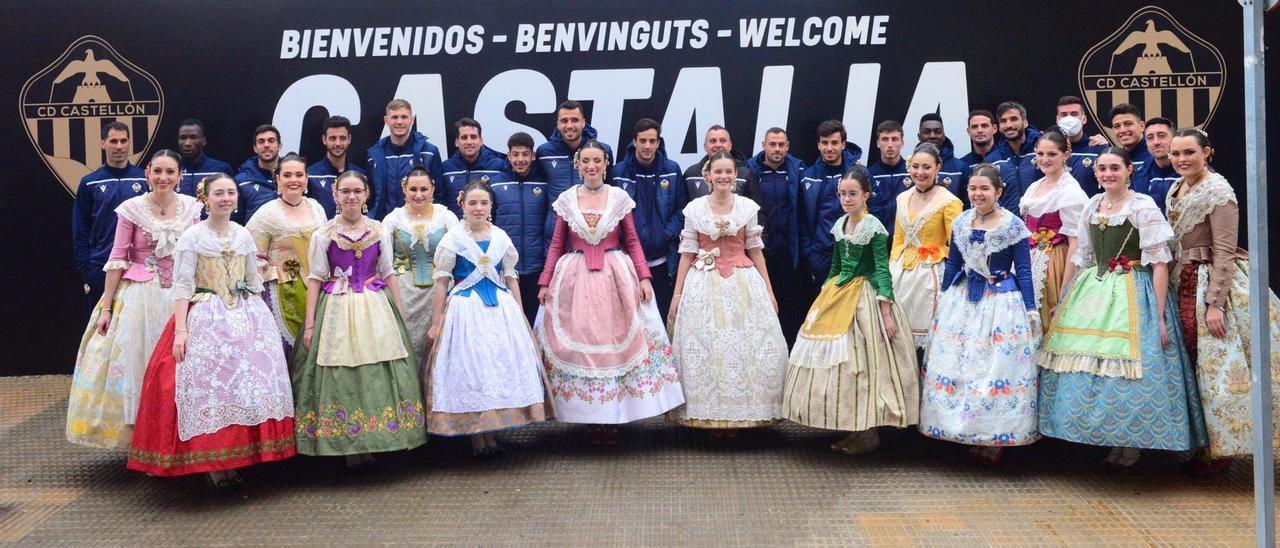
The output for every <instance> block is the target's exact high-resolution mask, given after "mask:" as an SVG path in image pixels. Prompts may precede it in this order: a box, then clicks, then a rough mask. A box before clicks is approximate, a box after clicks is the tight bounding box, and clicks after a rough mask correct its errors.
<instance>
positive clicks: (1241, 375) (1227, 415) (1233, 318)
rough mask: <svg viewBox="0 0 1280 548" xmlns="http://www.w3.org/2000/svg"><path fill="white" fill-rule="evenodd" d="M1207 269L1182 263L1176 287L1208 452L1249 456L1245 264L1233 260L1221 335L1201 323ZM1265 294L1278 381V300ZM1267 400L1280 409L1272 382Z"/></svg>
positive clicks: (1278, 445) (1279, 442)
mask: <svg viewBox="0 0 1280 548" xmlns="http://www.w3.org/2000/svg"><path fill="white" fill-rule="evenodd" d="M1210 269H1211V267H1210V265H1207V264H1202V265H1189V266H1187V267H1184V268H1183V269H1182V276H1180V284H1179V286H1178V309H1179V312H1180V313H1181V314H1180V316H1181V317H1182V321H1183V329H1185V330H1186V333H1187V334H1188V336H1187V344H1188V346H1189V347H1190V348H1191V349H1192V356H1193V358H1194V359H1195V370H1196V379H1197V381H1199V383H1200V400H1201V402H1202V403H1203V404H1204V420H1205V426H1206V427H1207V428H1208V430H1209V453H1210V455H1212V456H1213V457H1215V458H1219V457H1236V456H1244V455H1251V454H1253V408H1252V405H1251V401H1252V399H1251V393H1250V387H1251V386H1252V381H1251V376H1250V372H1249V371H1250V368H1251V367H1252V365H1253V364H1251V363H1250V362H1249V347H1250V344H1251V342H1250V340H1249V337H1250V333H1249V274H1248V272H1249V262H1248V261H1246V260H1243V259H1238V260H1236V268H1234V269H1233V270H1232V272H1231V273H1232V278H1231V281H1230V282H1229V283H1228V285H1227V305H1226V309H1227V310H1226V314H1224V318H1223V319H1224V320H1225V321H1226V324H1227V336H1226V337H1224V338H1221V339H1220V338H1218V337H1215V336H1213V335H1212V334H1210V333H1209V328H1208V326H1207V325H1206V324H1205V321H1204V317H1205V312H1206V305H1205V293H1206V292H1207V291H1208V288H1209V272H1210ZM1172 297H1173V295H1170V298H1172ZM1269 298H1270V300H1271V309H1270V310H1271V321H1270V325H1269V332H1270V334H1271V360H1270V361H1271V376H1272V378H1273V379H1280V301H1277V299H1276V296H1275V294H1274V293H1271V294H1270V296H1269ZM1271 401H1272V405H1273V406H1274V407H1273V409H1274V410H1275V412H1277V413H1280V391H1277V390H1276V386H1275V385H1274V383H1273V386H1272V393H1271ZM1273 432H1274V431H1273ZM1272 445H1273V446H1274V447H1276V448H1277V449H1280V437H1274V438H1273V439H1272Z"/></svg>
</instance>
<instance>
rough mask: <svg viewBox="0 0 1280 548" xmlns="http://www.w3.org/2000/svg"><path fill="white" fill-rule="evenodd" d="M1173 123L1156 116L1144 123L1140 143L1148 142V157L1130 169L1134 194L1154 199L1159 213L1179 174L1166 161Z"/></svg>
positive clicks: (1162, 210)
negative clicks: (1139, 164) (1139, 193)
mask: <svg viewBox="0 0 1280 548" xmlns="http://www.w3.org/2000/svg"><path fill="white" fill-rule="evenodd" d="M1173 129H1174V128H1173V121H1171V120H1169V119H1168V118H1161V117H1156V118H1152V119H1150V120H1147V123H1146V126H1145V127H1144V128H1143V135H1144V136H1143V141H1145V142H1146V143H1147V152H1148V153H1149V154H1150V155H1151V159H1150V160H1148V161H1147V162H1146V163H1145V164H1143V166H1142V167H1134V168H1133V179H1131V180H1130V183H1131V186H1130V188H1132V189H1133V190H1134V192H1141V193H1143V194H1146V195H1148V196H1150V197H1151V199H1152V200H1155V202H1156V205H1158V206H1160V211H1161V212H1162V213H1163V212H1164V211H1165V198H1166V197H1167V196H1168V194H1169V188H1170V187H1172V186H1173V183H1176V182H1177V181H1178V172H1177V171H1175V170H1174V169H1173V161H1172V160H1170V159H1169V144H1170V143H1172V142H1173Z"/></svg>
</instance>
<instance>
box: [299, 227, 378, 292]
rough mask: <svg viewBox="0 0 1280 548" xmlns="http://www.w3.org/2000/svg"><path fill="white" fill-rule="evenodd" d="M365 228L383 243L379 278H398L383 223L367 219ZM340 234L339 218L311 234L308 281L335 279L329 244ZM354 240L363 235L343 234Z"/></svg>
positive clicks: (308, 251) (308, 253)
mask: <svg viewBox="0 0 1280 548" xmlns="http://www.w3.org/2000/svg"><path fill="white" fill-rule="evenodd" d="M364 226H365V228H366V229H367V230H370V231H372V232H373V233H374V234H377V235H378V236H379V238H380V241H381V243H380V244H379V245H378V265H377V270H378V276H379V277H380V278H382V279H384V280H385V279H387V278H390V277H391V276H396V275H397V274H398V272H396V269H395V268H394V267H392V266H391V255H392V249H393V248H392V247H391V245H392V243H391V239H390V238H388V237H387V233H386V231H384V230H382V223H379V222H378V221H375V220H373V219H370V218H368V217H365V219H364ZM339 232H340V230H339V228H338V220H337V218H334V219H329V221H328V222H326V223H325V224H323V225H320V228H318V229H316V231H315V232H314V233H312V234H311V246H310V247H309V248H308V249H307V259H308V260H309V261H310V262H311V273H310V274H308V275H307V279H308V280H318V281H321V282H323V281H327V280H328V279H329V278H332V277H333V269H332V268H330V266H329V243H330V242H332V241H333V239H334V238H335V237H336V236H337V234H338V233H339ZM342 233H343V234H346V235H347V236H351V237H353V238H356V237H360V236H361V235H362V234H363V232H362V233H361V234H350V233H347V232H342Z"/></svg>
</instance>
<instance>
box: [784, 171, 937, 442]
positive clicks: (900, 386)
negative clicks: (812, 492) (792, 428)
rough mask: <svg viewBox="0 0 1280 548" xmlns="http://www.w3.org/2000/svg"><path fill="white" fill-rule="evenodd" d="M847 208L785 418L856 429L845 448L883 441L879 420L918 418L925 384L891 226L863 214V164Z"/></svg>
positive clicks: (852, 180) (845, 192) (791, 376)
mask: <svg viewBox="0 0 1280 548" xmlns="http://www.w3.org/2000/svg"><path fill="white" fill-rule="evenodd" d="M837 194H838V195H839V198H840V207H841V208H843V209H844V211H845V215H844V216H843V217H841V218H840V219H839V220H837V221H836V223H835V225H834V226H833V229H832V236H833V237H834V240H835V247H834V248H833V250H834V251H833V254H832V261H831V272H830V274H828V275H827V281H826V283H824V284H823V285H822V292H821V294H819V295H818V299H817V300H816V301H814V303H813V306H812V307H811V308H810V309H809V314H808V315H807V317H806V318H805V322H804V325H803V327H801V328H800V334H799V336H797V337H796V344H795V347H794V348H793V349H792V350H791V359H790V367H789V368H788V371H787V382H786V387H785V389H784V391H783V402H782V409H783V413H785V415H786V418H787V419H790V420H793V421H795V422H798V423H800V424H804V425H807V426H813V427H817V428H829V429H832V430H844V431H847V432H852V433H851V434H849V436H848V437H846V438H845V439H843V440H841V441H839V442H837V443H836V444H834V445H832V446H831V449H832V450H835V451H839V452H842V453H846V454H857V453H865V452H867V451H873V450H875V449H876V448H877V447H879V446H880V436H879V434H878V433H877V431H876V428H877V427H880V426H894V427H898V428H905V427H907V426H911V425H913V424H916V423H917V422H919V408H920V404H919V400H920V389H919V383H918V379H917V364H916V352H915V347H914V346H913V344H912V338H911V332H910V324H908V323H907V319H906V316H904V315H903V313H902V310H901V309H899V308H898V305H897V304H896V303H894V299H893V281H892V280H891V279H890V278H889V242H888V231H886V230H885V228H884V225H881V224H880V221H879V220H878V219H876V218H875V216H873V215H868V214H867V213H866V209H865V207H864V206H865V204H866V203H867V200H868V199H870V198H871V178H870V175H869V174H868V173H867V170H866V169H864V168H862V167H861V166H857V167H854V169H853V170H852V171H850V172H849V173H848V174H846V175H845V176H844V178H843V179H841V181H840V184H839V186H838V187H837Z"/></svg>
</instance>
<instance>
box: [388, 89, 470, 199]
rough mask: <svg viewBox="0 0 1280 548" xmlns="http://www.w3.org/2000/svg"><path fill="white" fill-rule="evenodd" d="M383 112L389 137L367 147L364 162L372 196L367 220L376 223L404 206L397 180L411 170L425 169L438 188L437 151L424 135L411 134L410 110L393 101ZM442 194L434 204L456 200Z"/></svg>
mask: <svg viewBox="0 0 1280 548" xmlns="http://www.w3.org/2000/svg"><path fill="white" fill-rule="evenodd" d="M384 112H385V114H384V115H383V117H382V121H383V123H385V124H386V125H387V129H388V130H389V131H390V133H391V134H390V135H388V136H386V137H383V138H382V139H379V140H378V142H377V143H374V145H373V146H371V147H369V151H368V153H369V157H368V158H369V159H368V162H367V164H368V166H369V173H370V176H369V186H370V187H371V188H372V190H373V196H370V198H369V217H372V218H374V219H377V220H379V221H381V220H382V218H383V217H386V216H387V214H388V213H391V211H392V210H394V209H395V208H397V207H400V206H402V205H404V190H403V189H401V188H400V180H401V179H403V178H404V176H405V175H408V174H409V170H411V169H413V167H414V166H422V167H424V168H426V170H427V172H428V173H430V174H431V180H432V181H435V182H436V184H437V185H439V181H440V176H441V171H442V169H441V162H442V161H441V159H440V149H438V148H436V146H435V145H434V144H431V143H430V142H428V141H427V137H426V136H425V135H423V134H422V133H419V132H417V131H414V130H413V122H414V117H413V106H411V105H410V104H409V102H408V101H405V100H404V99H392V100H391V102H389V103H387V108H386V110H385V111H384ZM443 194H444V193H442V192H440V191H439V190H438V189H437V190H436V195H435V201H436V203H438V204H443V205H446V206H447V205H449V201H450V200H453V199H455V198H456V196H450V197H448V198H446V197H445V196H444V195H443Z"/></svg>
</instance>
